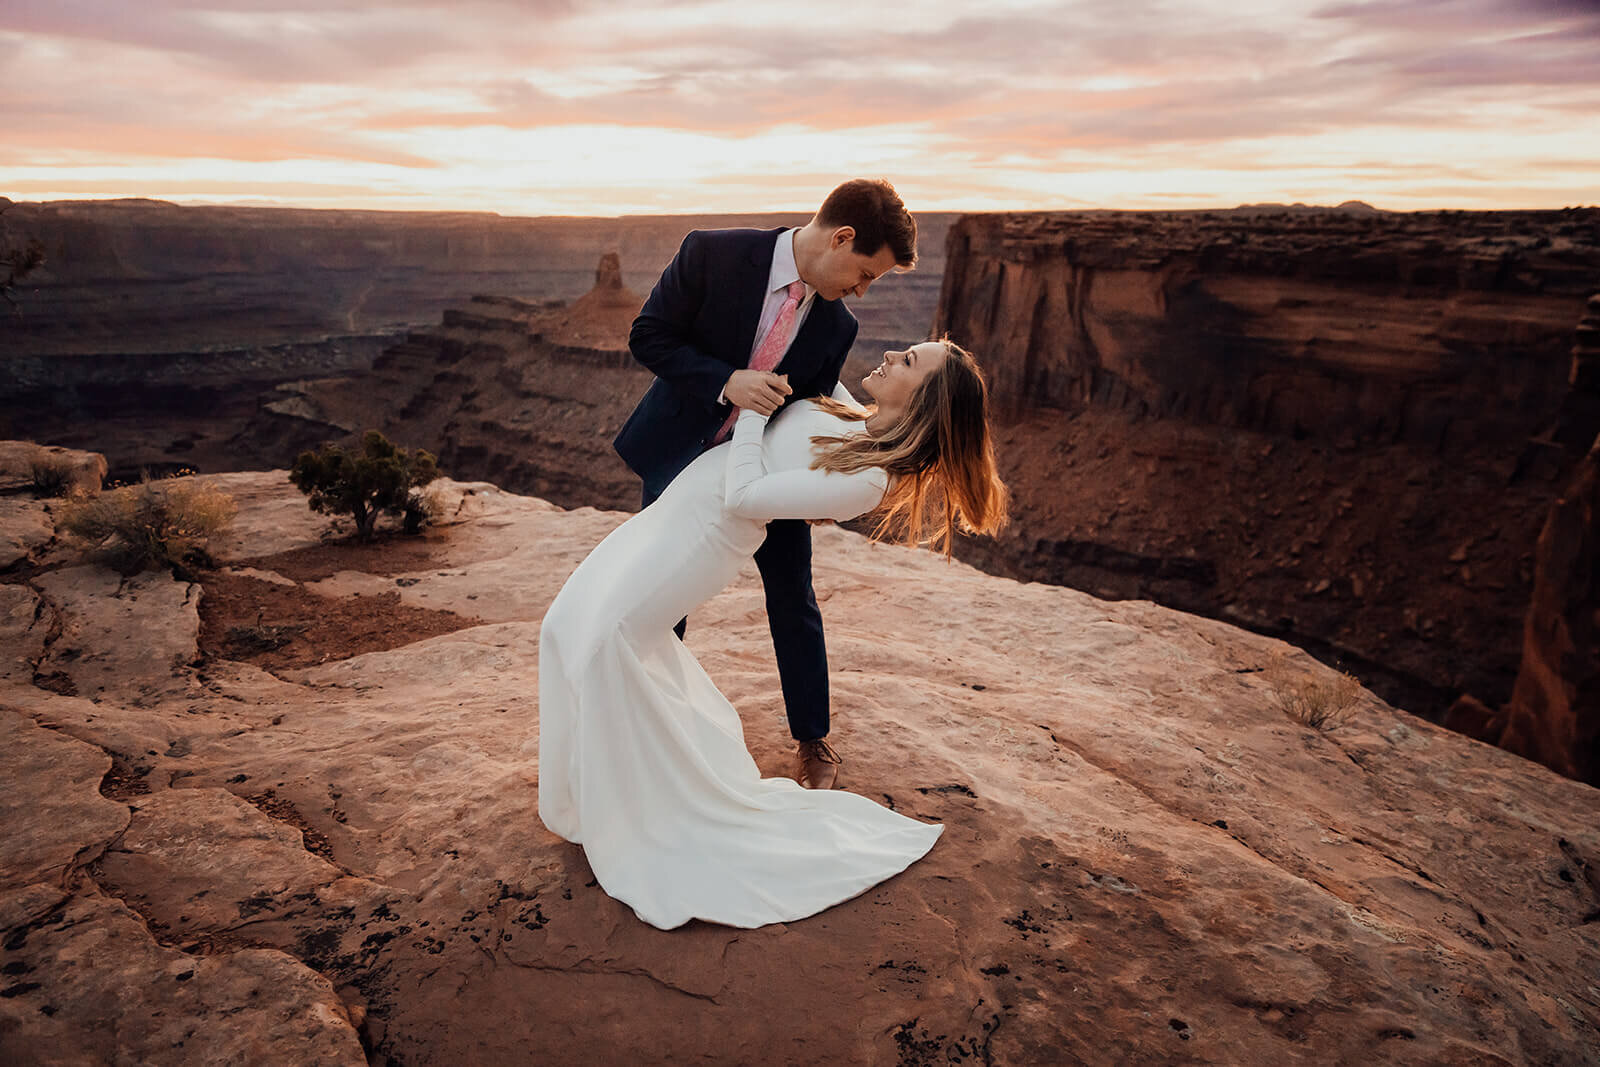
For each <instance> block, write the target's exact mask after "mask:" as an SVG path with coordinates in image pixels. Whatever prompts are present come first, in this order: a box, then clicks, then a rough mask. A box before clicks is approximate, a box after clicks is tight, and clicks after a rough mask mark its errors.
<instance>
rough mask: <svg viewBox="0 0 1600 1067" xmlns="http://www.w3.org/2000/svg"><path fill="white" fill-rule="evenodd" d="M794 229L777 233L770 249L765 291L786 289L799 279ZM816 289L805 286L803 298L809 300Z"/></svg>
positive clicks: (771, 291)
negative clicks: (770, 268)
mask: <svg viewBox="0 0 1600 1067" xmlns="http://www.w3.org/2000/svg"><path fill="white" fill-rule="evenodd" d="M795 233H796V231H795V230H792V229H790V230H784V231H783V232H782V233H780V234H778V243H777V244H776V245H775V246H773V249H772V271H771V273H769V274H768V275H767V292H769V293H775V292H777V291H778V290H779V289H786V288H788V287H789V285H790V284H791V283H793V282H797V281H799V280H800V268H799V267H797V266H795V262H794V235H795ZM815 292H816V290H815V289H813V288H812V287H811V286H809V285H808V286H806V296H805V299H807V300H809V299H810V298H811V294H813V293H815Z"/></svg>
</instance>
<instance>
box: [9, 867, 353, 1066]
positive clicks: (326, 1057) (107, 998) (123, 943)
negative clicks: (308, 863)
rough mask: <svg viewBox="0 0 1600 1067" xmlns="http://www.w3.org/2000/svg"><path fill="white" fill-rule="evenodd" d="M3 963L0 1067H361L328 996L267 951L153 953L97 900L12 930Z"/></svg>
mask: <svg viewBox="0 0 1600 1067" xmlns="http://www.w3.org/2000/svg"><path fill="white" fill-rule="evenodd" d="M6 960H7V966H8V970H7V975H8V977H7V978H6V982H7V986H6V989H5V998H4V999H3V1000H0V1059H5V1060H6V1061H7V1062H13V1063H39V1064H89V1063H116V1064H134V1063H138V1064H174V1065H176V1064H192V1063H294V1064H307V1065H318V1067H334V1065H352V1067H360V1065H364V1064H365V1063H366V1062H367V1060H366V1056H365V1055H364V1054H363V1052H362V1049H361V1043H360V1041H359V1040H358V1038H357V1037H356V1032H355V1029H354V1028H353V1027H352V1026H351V1025H350V1020H349V1015H348V1013H347V1011H346V1009H345V1007H344V1005H343V1003H342V1001H340V999H339V997H338V996H337V994H336V993H335V992H334V990H333V987H332V986H331V985H329V983H328V982H327V980H326V979H324V978H321V977H319V976H318V975H317V974H315V973H314V972H313V971H311V970H310V969H308V968H307V967H306V966H305V965H303V964H302V963H300V962H299V961H297V960H296V959H294V958H293V957H291V956H289V955H287V954H286V953H283V952H279V951H276V950H273V949H244V950H241V951H238V952H232V953H228V954H226V955H219V956H207V957H194V956H190V955H186V954H184V953H182V952H178V951H176V950H174V949H169V948H164V947H162V946H160V945H158V944H157V943H156V942H155V941H154V940H153V939H152V938H151V936H150V932H149V930H148V929H147V928H146V927H145V924H144V923H143V922H142V921H141V920H140V919H139V917H138V916H137V915H136V914H134V913H133V912H131V911H129V910H128V908H127V907H125V906H124V905H123V904H121V903H120V902H118V901H116V900H112V899H110V898H108V897H105V896H101V895H93V894H84V895H79V896H76V897H74V898H73V899H71V900H70V901H68V902H66V903H65V904H63V905H61V906H60V907H58V908H57V909H55V910H53V911H50V912H48V913H46V914H44V915H41V916H38V917H36V918H35V919H34V920H33V921H32V922H30V923H28V924H27V925H25V926H21V927H15V928H13V929H12V930H11V931H10V932H9V934H8V936H7V939H6ZM86 1020H94V1025H92V1026H86V1025H84V1023H85V1021H86Z"/></svg>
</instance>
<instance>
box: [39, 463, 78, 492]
mask: <svg viewBox="0 0 1600 1067" xmlns="http://www.w3.org/2000/svg"><path fill="white" fill-rule="evenodd" d="M77 476H78V471H77V467H76V466H75V465H74V464H73V462H72V461H71V460H69V459H67V458H65V457H64V456H47V457H45V458H44V459H36V460H34V461H33V465H32V469H31V477H32V481H33V495H34V496H66V495H67V493H68V492H69V491H71V489H72V486H73V484H74V483H75V482H76V480H77Z"/></svg>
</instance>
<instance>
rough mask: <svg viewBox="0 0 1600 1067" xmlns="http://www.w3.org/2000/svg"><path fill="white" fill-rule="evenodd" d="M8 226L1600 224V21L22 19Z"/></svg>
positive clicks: (1455, 15)
mask: <svg viewBox="0 0 1600 1067" xmlns="http://www.w3.org/2000/svg"><path fill="white" fill-rule="evenodd" d="M0 84H3V85H4V86H5V90H4V92H3V93H0V130H3V131H4V132H3V134H0V195H6V196H9V197H11V198H13V199H17V200H47V199H84V198H101V197H120V196H148V197H158V198H162V199H167V200H175V201H178V202H180V203H196V202H204V203H261V204H283V205H295V206H303V207H349V208H378V209H408V210H411V209H423V210H473V211H497V212H500V213H502V214H507V215H617V214H639V213H649V214H656V213H682V212H693V213H703V212H750V211H779V210H783V211H806V210H812V209H814V208H815V207H816V205H817V204H818V203H819V202H820V200H821V198H822V197H823V196H824V195H825V194H826V193H827V191H828V190H829V189H830V188H832V186H833V185H835V184H836V183H837V182H839V181H841V180H843V179H845V178H850V177H857V176H863V177H885V178H888V179H889V180H890V181H892V182H893V183H894V184H895V186H896V187H897V188H898V189H899V190H900V193H901V195H902V196H903V197H904V199H905V200H906V202H907V204H908V205H909V206H910V207H912V209H913V210H925V211H939V210H948V211H983V210H1008V209H1075V208H1205V207H1231V206H1234V205H1236V204H1240V203H1260V202H1281V203H1290V202H1295V201H1303V202H1306V203H1320V204H1337V203H1340V202H1342V201H1345V200H1351V199H1358V200H1364V201H1366V202H1367V203H1370V204H1373V205H1374V206H1377V207H1381V208H1388V209H1392V210H1418V209H1437V208H1460V209H1496V208H1560V207H1565V206H1569V205H1577V204H1596V203H1600V0H1332V2H1330V0H1172V2H1167V0H1074V2H1055V3H1043V2H1034V0H984V3H982V4H977V3H973V2H972V0H923V2H920V3H872V2H870V0H862V2H857V3H855V4H842V5H840V6H839V7H838V8H837V9H831V10H830V9H829V8H828V7H825V6H819V5H815V4H809V3H808V4H804V5H802V4H797V3H788V4H777V3H770V2H761V0H603V2H590V0H520V2H512V0H386V2H384V3H382V4H376V3H362V2H357V0H0Z"/></svg>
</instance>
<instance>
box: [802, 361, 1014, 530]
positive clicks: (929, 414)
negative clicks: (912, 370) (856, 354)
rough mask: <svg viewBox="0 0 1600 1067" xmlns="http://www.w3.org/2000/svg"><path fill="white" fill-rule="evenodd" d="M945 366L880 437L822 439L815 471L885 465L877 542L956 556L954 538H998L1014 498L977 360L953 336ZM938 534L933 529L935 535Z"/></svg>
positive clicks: (825, 402) (839, 410)
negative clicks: (1001, 466) (998, 464)
mask: <svg viewBox="0 0 1600 1067" xmlns="http://www.w3.org/2000/svg"><path fill="white" fill-rule="evenodd" d="M939 343H940V344H942V345H944V348H945V359H944V362H943V363H942V364H941V365H940V366H939V368H938V369H937V370H935V371H934V372H933V373H932V374H930V375H928V377H927V378H925V379H923V381H922V383H921V384H920V385H918V386H917V388H916V391H915V392H913V393H912V394H911V400H910V402H909V403H908V404H907V405H906V410H905V413H904V414H902V415H901V416H900V418H899V419H897V420H895V422H894V424H893V425H891V426H888V427H886V428H885V429H884V430H883V431H882V432H880V433H877V434H874V435H871V436H869V435H866V434H856V435H852V436H849V437H825V436H818V437H813V438H812V439H811V442H812V444H814V445H816V446H818V449H819V451H818V454H817V458H816V459H815V460H814V461H812V464H811V466H812V468H813V469H815V470H825V471H839V472H841V473H845V474H849V473H853V472H856V471H863V470H868V469H870V468H872V467H881V468H882V469H883V470H885V471H886V472H888V474H889V475H890V480H889V489H888V492H886V493H885V494H884V496H883V501H882V502H881V503H880V504H879V505H878V506H877V508H875V509H874V510H873V512H872V514H873V515H875V516H876V517H877V520H878V524H877V527H876V528H875V529H874V530H873V531H872V539H873V540H875V541H881V540H885V539H893V540H896V541H900V542H902V543H905V544H930V543H931V544H932V545H933V546H934V547H935V548H937V549H939V550H941V551H943V552H944V554H945V555H946V556H947V557H948V556H949V555H950V551H951V537H952V535H953V533H954V532H955V531H956V530H957V529H959V530H961V531H962V532H963V533H969V534H993V533H995V532H997V531H999V530H1000V529H1001V528H1002V527H1003V526H1005V524H1006V517H1007V516H1006V506H1007V493H1006V487H1005V483H1003V482H1002V481H1001V480H1000V474H999V471H998V470H996V468H995V461H994V443H993V442H992V441H991V440H990V437H989V419H988V406H989V390H988V387H987V386H986V385H985V384H984V381H983V374H982V372H981V371H979V370H978V365H977V363H976V362H975V361H974V360H973V358H972V354H971V353H969V352H968V351H967V350H966V349H964V348H962V347H961V346H960V345H958V344H956V343H955V342H953V341H951V340H950V339H949V338H940V339H939ZM817 405H818V406H819V407H821V408H822V409H823V410H824V411H827V412H828V413H830V414H832V415H837V416H838V417H840V418H844V419H852V420H856V421H865V420H866V419H867V418H868V417H869V416H870V414H871V412H862V411H858V410H857V409H855V408H852V407H849V406H847V405H845V404H841V403H839V402H838V401H837V400H834V399H833V398H832V397H823V398H821V399H819V400H818V401H817ZM930 528H931V529H930Z"/></svg>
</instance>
